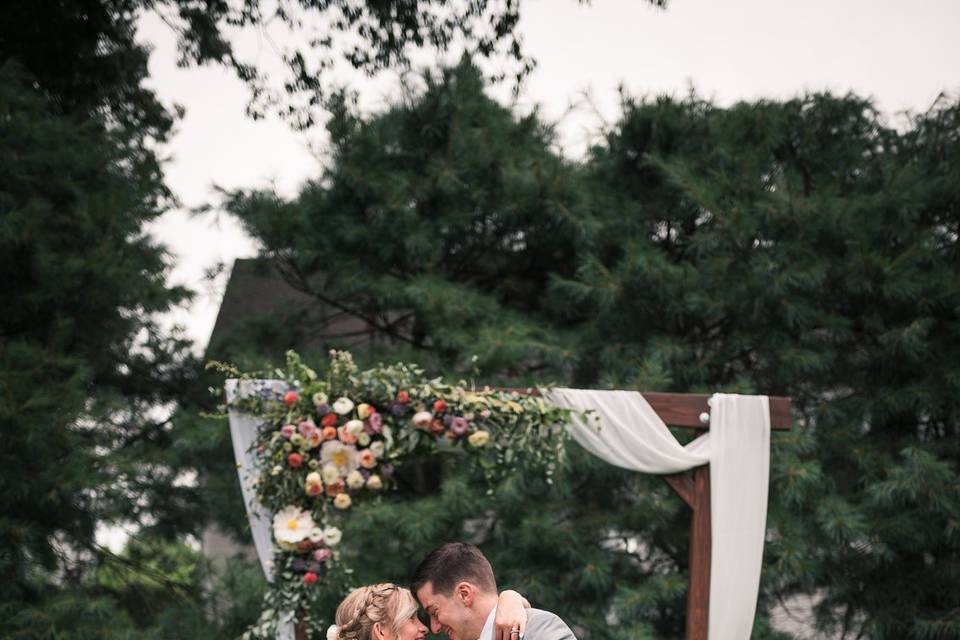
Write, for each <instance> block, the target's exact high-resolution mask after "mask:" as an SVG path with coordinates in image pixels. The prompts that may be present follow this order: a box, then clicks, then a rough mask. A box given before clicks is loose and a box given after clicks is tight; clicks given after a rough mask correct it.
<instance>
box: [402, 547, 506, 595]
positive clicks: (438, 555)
mask: <svg viewBox="0 0 960 640" xmlns="http://www.w3.org/2000/svg"><path fill="white" fill-rule="evenodd" d="M463 581H467V582H470V583H472V584H474V585H476V586H477V587H479V588H480V589H481V590H483V591H485V592H487V593H496V592H497V580H496V578H495V577H494V575H493V567H491V566H490V561H489V560H487V558H486V557H485V556H484V555H483V553H482V552H481V551H480V549H478V548H476V547H475V546H473V545H472V544H467V543H465V542H448V543H447V544H445V545H442V546H440V547H437V548H436V549H434V550H433V551H431V552H430V553H428V554H427V557H426V558H424V559H423V561H421V562H420V564H419V565H418V566H417V569H416V571H414V572H413V579H412V580H411V581H410V590H411V591H413V592H414V593H417V591H419V590H420V588H421V587H423V586H424V585H426V584H427V583H428V582H429V583H430V584H431V585H432V586H431V589H432V590H433V592H434V593H442V594H444V595H449V594H450V593H452V592H453V588H454V587H455V586H457V583H459V582H463Z"/></svg>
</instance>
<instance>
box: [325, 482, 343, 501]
mask: <svg viewBox="0 0 960 640" xmlns="http://www.w3.org/2000/svg"><path fill="white" fill-rule="evenodd" d="M343 488H344V487H343V480H337V481H336V482H328V483H327V495H328V496H330V497H331V498H333V497H336V496H338V495H340V494H341V493H343Z"/></svg>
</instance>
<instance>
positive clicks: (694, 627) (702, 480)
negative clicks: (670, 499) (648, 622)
mask: <svg viewBox="0 0 960 640" xmlns="http://www.w3.org/2000/svg"><path fill="white" fill-rule="evenodd" d="M509 391H516V392H519V393H529V394H531V395H540V392H539V391H537V390H536V389H509ZM641 395H642V396H643V397H644V398H645V399H646V400H647V402H648V403H650V406H651V407H652V408H653V410H654V411H656V412H657V415H658V416H660V419H661V420H663V422H664V423H665V424H667V425H668V426H671V427H686V428H691V429H697V430H700V431H706V430H709V428H710V421H709V420H707V421H706V422H703V421H701V420H700V416H701V414H704V413H706V414H707V415H709V414H710V404H709V402H708V401H709V400H710V396H709V395H707V394H698V393H654V392H641ZM790 424H791V418H790V398H784V397H780V396H770V428H771V429H772V430H775V431H788V430H789V429H790ZM663 479H664V480H665V481H666V483H667V484H669V485H670V487H671V488H672V489H673V490H674V491H675V492H676V493H677V495H679V496H680V498H681V499H683V501H684V502H686V503H687V505H689V506H690V508H691V509H692V510H693V517H692V519H691V521H690V576H689V578H688V580H689V582H688V588H687V631H686V640H707V631H708V623H709V619H710V536H711V524H710V465H703V466H700V467H697V468H695V469H693V470H692V471H688V472H687V471H685V472H682V473H673V474H669V475H665V476H663ZM306 637H307V634H306V630H305V629H304V628H303V626H302V625H300V624H297V625H296V628H295V638H296V640H306Z"/></svg>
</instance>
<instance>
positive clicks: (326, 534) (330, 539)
mask: <svg viewBox="0 0 960 640" xmlns="http://www.w3.org/2000/svg"><path fill="white" fill-rule="evenodd" d="M341 538H343V532H342V531H340V529H337V528H336V527H327V528H326V529H324V530H323V542H324V544H326V545H327V546H328V547H332V546H334V545H337V544H340V540H341Z"/></svg>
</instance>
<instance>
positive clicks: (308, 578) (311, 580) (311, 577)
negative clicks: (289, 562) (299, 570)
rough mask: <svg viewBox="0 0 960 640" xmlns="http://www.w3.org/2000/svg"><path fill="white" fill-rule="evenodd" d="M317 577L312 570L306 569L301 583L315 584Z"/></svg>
mask: <svg viewBox="0 0 960 640" xmlns="http://www.w3.org/2000/svg"><path fill="white" fill-rule="evenodd" d="M317 580H319V578H318V577H317V574H315V573H314V572H313V571H307V572H306V573H305V574H303V584H316V583H317Z"/></svg>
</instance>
